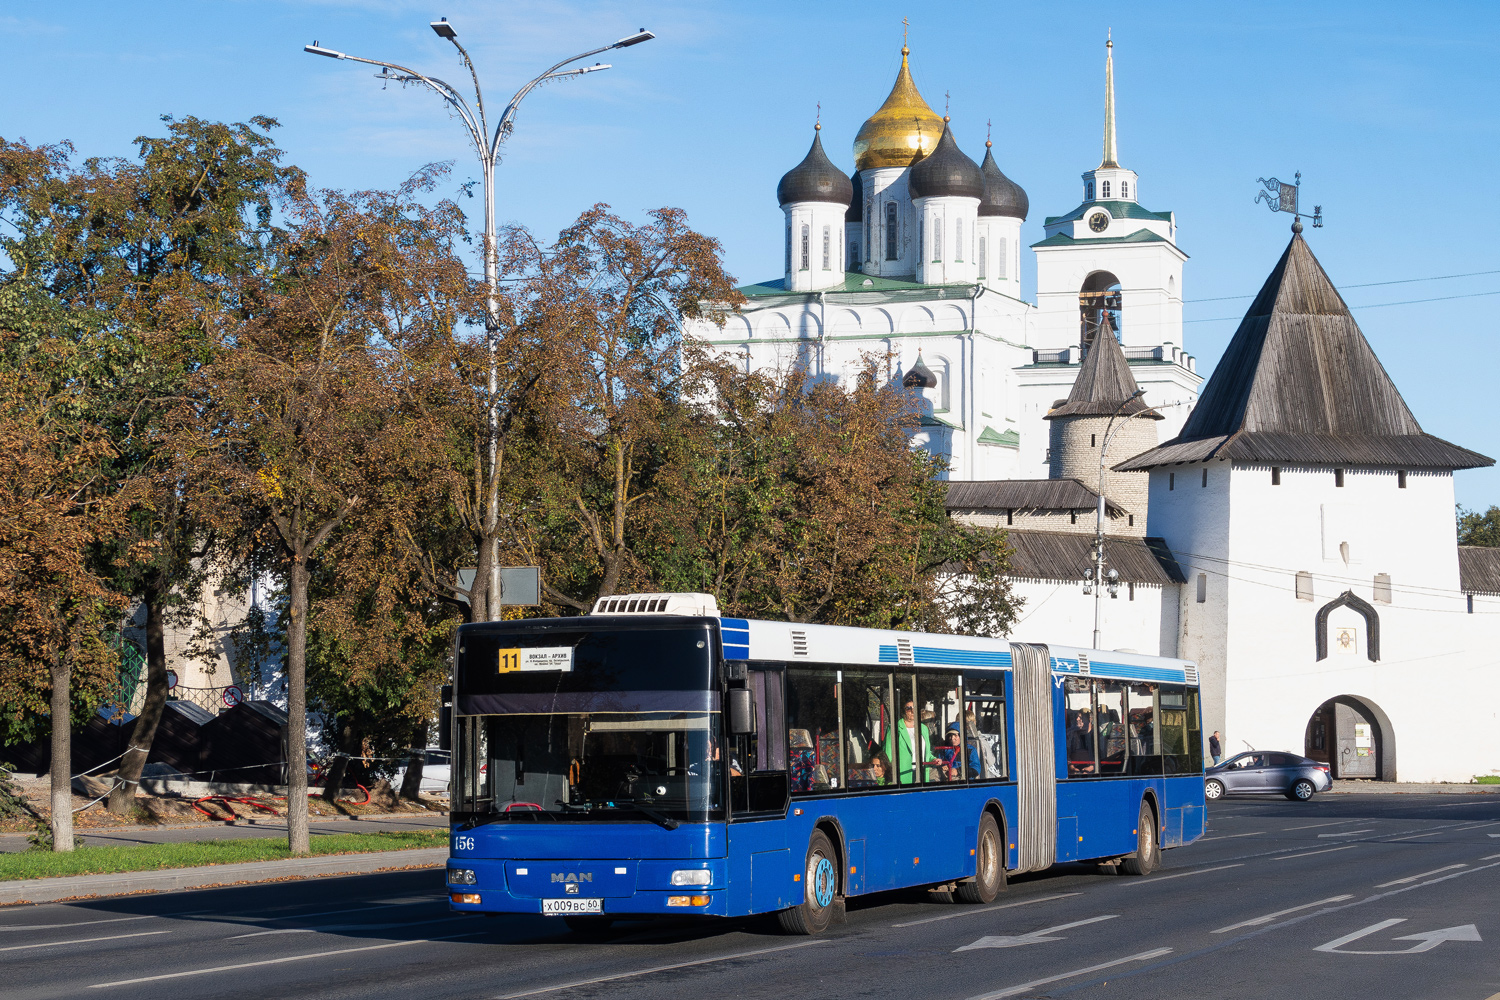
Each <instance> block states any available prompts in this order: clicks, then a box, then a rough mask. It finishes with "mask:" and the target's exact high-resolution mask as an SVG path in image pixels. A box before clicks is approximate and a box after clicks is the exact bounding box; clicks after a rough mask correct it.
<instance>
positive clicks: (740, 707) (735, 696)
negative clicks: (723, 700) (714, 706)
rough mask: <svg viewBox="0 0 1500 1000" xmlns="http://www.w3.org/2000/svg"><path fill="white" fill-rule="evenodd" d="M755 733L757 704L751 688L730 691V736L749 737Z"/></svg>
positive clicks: (731, 689)
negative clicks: (751, 693)
mask: <svg viewBox="0 0 1500 1000" xmlns="http://www.w3.org/2000/svg"><path fill="white" fill-rule="evenodd" d="M753 732H755V702H754V700H753V699H752V697H751V695H750V689H749V688H730V689H729V735H730V736H749V735H750V734H751V733H753Z"/></svg>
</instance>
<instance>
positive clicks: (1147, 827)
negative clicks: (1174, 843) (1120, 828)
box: [1120, 802, 1161, 875]
mask: <svg viewBox="0 0 1500 1000" xmlns="http://www.w3.org/2000/svg"><path fill="white" fill-rule="evenodd" d="M1160 864H1161V847H1160V845H1159V844H1158V843H1157V840H1156V813H1155V812H1153V811H1152V809H1151V804H1150V803H1148V802H1142V803H1141V815H1140V817H1139V818H1138V819H1137V820H1136V826H1135V857H1133V858H1125V859H1124V860H1122V861H1121V862H1120V870H1121V871H1122V872H1124V873H1125V874H1126V875H1150V874H1151V873H1152V872H1154V871H1156V869H1157V867H1158V866H1159V865H1160Z"/></svg>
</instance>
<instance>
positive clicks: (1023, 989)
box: [969, 948, 1172, 1000]
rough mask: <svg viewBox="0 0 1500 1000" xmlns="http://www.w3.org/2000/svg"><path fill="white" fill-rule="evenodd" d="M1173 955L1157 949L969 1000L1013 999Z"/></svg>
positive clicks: (1166, 949) (1164, 949)
mask: <svg viewBox="0 0 1500 1000" xmlns="http://www.w3.org/2000/svg"><path fill="white" fill-rule="evenodd" d="M1171 953H1172V949H1171V948H1156V949H1154V950H1152V951H1143V952H1141V953H1140V954H1138V955H1126V956H1125V957H1124V958H1117V959H1115V960H1114V961H1113V962H1100V963H1099V964H1098V965H1091V966H1089V967H1088V968H1087V969H1074V970H1073V971H1072V972H1064V973H1060V974H1059V975H1056V976H1048V977H1047V978H1046V979H1033V980H1032V981H1031V982H1029V983H1021V984H1020V985H1019V986H1008V987H1006V988H1005V989H1003V990H996V991H995V992H993V993H981V994H979V995H978V996H973V997H970V998H969V1000H1000V998H1001V997H1013V996H1015V995H1016V994H1018V993H1029V992H1030V991H1032V990H1034V989H1036V988H1037V987H1038V986H1045V985H1047V984H1048V983H1055V982H1058V981H1060V980H1063V979H1072V978H1074V977H1075V976H1086V975H1088V974H1089V973H1090V972H1099V971H1100V970H1101V969H1112V968H1114V967H1115V966H1117V965H1126V964H1128V963H1130V962H1148V961H1150V960H1151V959H1153V958H1160V957H1161V956H1163V955H1170V954H1171Z"/></svg>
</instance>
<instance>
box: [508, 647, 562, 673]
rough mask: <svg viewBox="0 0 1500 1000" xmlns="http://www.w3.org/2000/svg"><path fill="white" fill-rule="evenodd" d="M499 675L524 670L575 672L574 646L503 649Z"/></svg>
mask: <svg viewBox="0 0 1500 1000" xmlns="http://www.w3.org/2000/svg"><path fill="white" fill-rule="evenodd" d="M498 668H499V669H498V670H497V671H496V672H497V673H502V674H513V673H516V672H518V671H523V670H556V671H560V672H562V673H571V672H572V670H573V647H572V646H535V647H532V648H529V649H502V650H500V659H499V664H498Z"/></svg>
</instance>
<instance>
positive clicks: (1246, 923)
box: [1209, 893, 1354, 934]
mask: <svg viewBox="0 0 1500 1000" xmlns="http://www.w3.org/2000/svg"><path fill="white" fill-rule="evenodd" d="M1353 898H1354V894H1353V893H1347V894H1345V895H1343V896H1329V897H1328V898H1327V899H1320V900H1318V901H1317V902H1316V903H1303V904H1302V905H1301V906H1293V907H1291V908H1289V909H1285V910H1277V911H1276V912H1275V913H1267V914H1266V915H1265V916H1263V917H1255V918H1253V919H1251V920H1241V921H1240V922H1239V923H1237V924H1230V925H1229V926H1228V927H1220V928H1219V929H1218V930H1215V931H1210V932H1209V933H1211V934H1227V933H1229V932H1230V931H1237V930H1239V929H1240V928H1241V927H1259V926H1260V925H1261V924H1269V923H1270V922H1271V921H1273V920H1275V919H1276V918H1277V917H1284V916H1286V915H1287V914H1288V913H1296V912H1297V911H1298V910H1310V909H1312V908H1313V907H1314V906H1324V905H1326V904H1328V903H1342V902H1343V901H1344V900H1346V899H1353Z"/></svg>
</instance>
